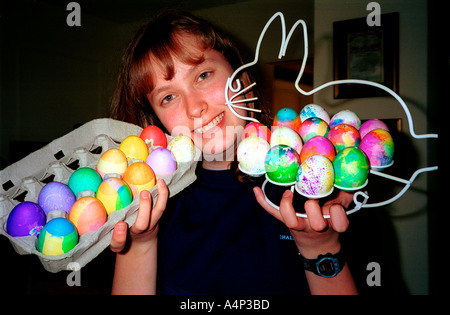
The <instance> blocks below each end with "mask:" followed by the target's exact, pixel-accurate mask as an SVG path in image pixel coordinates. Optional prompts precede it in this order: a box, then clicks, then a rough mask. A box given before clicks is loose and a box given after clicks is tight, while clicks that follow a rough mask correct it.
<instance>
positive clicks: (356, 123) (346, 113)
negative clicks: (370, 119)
mask: <svg viewBox="0 0 450 315" xmlns="http://www.w3.org/2000/svg"><path fill="white" fill-rule="evenodd" d="M340 124H347V125H350V126H353V127H355V128H356V129H357V130H358V129H359V128H360V127H361V119H359V117H358V115H356V114H355V113H354V112H352V111H350V110H348V109H346V110H343V111H340V112H338V113H336V114H335V115H334V116H333V117H332V118H331V121H330V129H331V128H333V127H334V126H337V125H340Z"/></svg>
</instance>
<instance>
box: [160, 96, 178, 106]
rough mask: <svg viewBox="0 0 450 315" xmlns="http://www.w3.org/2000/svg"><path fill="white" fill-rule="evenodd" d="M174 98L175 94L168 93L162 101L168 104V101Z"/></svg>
mask: <svg viewBox="0 0 450 315" xmlns="http://www.w3.org/2000/svg"><path fill="white" fill-rule="evenodd" d="M174 98H175V95H174V94H170V95H167V96H166V97H164V98H163V100H162V102H161V103H162V104H167V103H169V102H171V101H173V99H174Z"/></svg>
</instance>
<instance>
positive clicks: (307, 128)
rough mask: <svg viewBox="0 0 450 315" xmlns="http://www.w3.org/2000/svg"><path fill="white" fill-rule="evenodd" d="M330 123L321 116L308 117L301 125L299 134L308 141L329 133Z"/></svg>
mask: <svg viewBox="0 0 450 315" xmlns="http://www.w3.org/2000/svg"><path fill="white" fill-rule="evenodd" d="M328 130H329V129H328V124H327V123H326V122H325V121H323V120H322V119H320V118H317V117H311V118H308V119H306V120H305V121H304V122H303V123H302V124H301V126H300V129H299V132H298V133H299V134H300V136H301V137H302V139H303V141H304V142H306V141H308V140H309V139H311V138H312V137H315V136H322V137H326V136H327V135H328Z"/></svg>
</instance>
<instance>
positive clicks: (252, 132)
mask: <svg viewBox="0 0 450 315" xmlns="http://www.w3.org/2000/svg"><path fill="white" fill-rule="evenodd" d="M271 135H272V132H271V131H270V129H269V128H268V127H267V126H265V125H264V124H262V123H260V122H254V121H252V122H251V123H248V124H247V125H246V126H245V128H244V132H243V133H242V140H244V139H245V138H247V137H250V136H258V137H260V138H263V139H265V140H266V141H267V142H270V137H271Z"/></svg>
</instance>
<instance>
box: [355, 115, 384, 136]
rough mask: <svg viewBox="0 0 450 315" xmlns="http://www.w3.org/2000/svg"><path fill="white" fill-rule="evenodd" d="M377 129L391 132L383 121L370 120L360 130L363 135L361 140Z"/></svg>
mask: <svg viewBox="0 0 450 315" xmlns="http://www.w3.org/2000/svg"><path fill="white" fill-rule="evenodd" d="M375 129H384V130H386V131H389V127H388V126H387V125H386V124H385V123H384V122H382V121H381V120H379V119H369V120H368V121H366V122H364V123H363V124H362V125H361V127H360V128H359V134H360V135H361V139H363V138H364V136H365V135H366V134H368V133H369V132H371V131H372V130H375Z"/></svg>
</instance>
